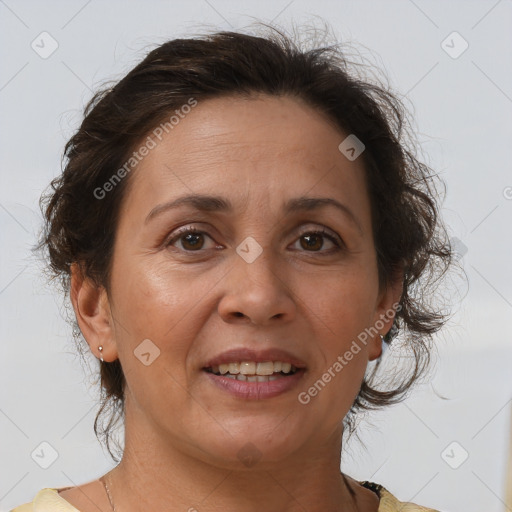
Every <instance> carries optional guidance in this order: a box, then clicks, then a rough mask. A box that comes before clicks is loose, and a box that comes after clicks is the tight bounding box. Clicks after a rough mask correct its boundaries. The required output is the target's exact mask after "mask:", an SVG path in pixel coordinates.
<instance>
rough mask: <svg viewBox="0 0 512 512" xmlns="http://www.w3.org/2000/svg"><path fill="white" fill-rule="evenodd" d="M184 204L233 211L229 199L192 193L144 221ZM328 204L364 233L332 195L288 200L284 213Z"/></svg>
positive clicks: (351, 214) (158, 206)
mask: <svg viewBox="0 0 512 512" xmlns="http://www.w3.org/2000/svg"><path fill="white" fill-rule="evenodd" d="M182 206H189V207H192V208H195V209H196V210H199V211H203V212H226V213H231V212H233V205H232V203H231V202H230V201H229V199H226V198H224V197H221V196H208V195H202V194H191V195H187V196H182V197H178V198H177V199H173V200H172V201H168V202H167V203H163V204H159V205H157V206H155V207H154V208H153V209H152V210H151V211H150V212H149V215H148V216H147V217H146V220H145V221H144V223H145V224H147V223H148V222H149V221H150V220H152V219H153V218H155V217H156V216H158V215H160V214H161V213H163V212H166V211H168V210H173V209H176V208H180V207H182ZM327 206H332V207H334V208H336V209H338V210H339V211H341V212H342V213H343V214H345V216H346V217H348V218H349V219H350V220H351V221H352V223H353V224H355V225H356V227H357V228H358V230H359V232H360V233H361V234H362V233H363V229H362V227H361V224H360V222H359V220H358V219H357V217H356V216H355V215H354V213H353V212H352V210H350V208H348V207H347V206H345V205H344V204H343V203H340V202H339V201H337V200H336V199H333V198H331V197H307V196H301V197H296V198H293V199H290V200H288V201H287V202H286V203H285V204H284V206H283V212H284V214H290V213H295V212H302V211H314V210H319V209H322V208H325V207H327Z"/></svg>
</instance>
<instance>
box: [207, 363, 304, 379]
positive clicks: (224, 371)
mask: <svg viewBox="0 0 512 512" xmlns="http://www.w3.org/2000/svg"><path fill="white" fill-rule="evenodd" d="M203 370H204V371H206V372H208V373H212V374H213V375H216V376H223V377H226V378H228V379H232V380H238V381H241V382H271V381H275V380H278V379H282V378H286V377H290V376H292V375H295V374H296V373H297V372H298V371H299V368H297V367H296V366H294V365H293V364H291V363H289V362H283V361H262V362H256V361H240V362H232V363H223V364H219V365H214V366H208V367H206V368H203Z"/></svg>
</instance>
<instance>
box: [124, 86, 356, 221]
mask: <svg viewBox="0 0 512 512" xmlns="http://www.w3.org/2000/svg"><path fill="white" fill-rule="evenodd" d="M149 135H150V136H152V134H151V133H150V134H149ZM346 136H347V134H345V133H343V132H342V131H341V130H340V129H339V128H338V127H336V126H335V124H334V122H332V120H330V119H328V118H327V117H326V116H325V115H323V114H322V113H320V112H319V111H317V110H316V109H314V108H313V107H311V106H309V105H307V104H305V103H304V102H303V101H301V100H299V99H296V98H291V97H273V96H266V95H259V96H255V97H253V98H250V99H247V98H242V97H229V98H215V99H209V100H205V101H199V102H198V104H197V106H195V107H194V108H193V109H192V110H191V111H190V113H188V114H187V115H183V116H182V118H181V119H180V121H179V122H178V123H177V124H175V125H173V127H172V129H169V130H168V133H165V132H164V134H163V136H161V140H158V139H157V138H155V137H154V136H153V137H152V138H153V139H154V141H155V142H156V146H155V147H154V148H153V149H151V151H149V153H148V154H147V156H145V157H144V159H143V160H142V161H141V162H140V163H139V164H138V165H137V167H136V171H135V173H134V175H133V176H132V177H131V178H132V180H133V183H132V184H131V187H130V190H129V192H128V194H129V196H130V201H129V202H128V204H130V205H131V206H130V208H131V209H132V210H133V207H135V208H139V207H140V208H139V209H140V210H141V211H140V212H139V213H140V214H141V215H142V214H144V212H145V213H146V214H147V211H149V210H150V209H151V208H152V207H153V206H154V205H155V204H156V203H158V202H160V201H166V200H169V199H172V198H173V197H177V196H178V195H182V194H183V193H185V192H186V193H216V194H221V195H224V196H230V195H231V197H232V198H233V203H234V204H235V206H237V203H238V205H239V206H243V205H247V204H248V201H251V200H254V201H256V202H257V204H258V205H259V206H260V207H274V205H275V207H278V206H279V205H278V204H277V202H279V203H282V202H283V200H284V199H285V197H283V196H286V197H295V196H303V195H305V194H307V192H308V191H310V192H311V193H312V195H315V194H317V195H318V194H322V195H324V196H325V194H326V193H329V195H331V196H332V197H337V198H339V199H343V200H345V202H347V201H349V202H350V201H356V200H359V202H361V201H362V200H365V198H364V196H366V187H365V178H364V166H363V162H362V159H361V158H359V159H357V160H355V161H349V160H348V159H347V158H345V156H343V155H342V154H341V153H340V151H339V149H338V146H339V144H340V143H341V142H342V141H343V140H344V139H345V138H346ZM363 202H364V201H363ZM134 203H135V204H134ZM138 203H145V204H144V205H142V204H138ZM125 204H126V203H125ZM363 206H364V205H363Z"/></svg>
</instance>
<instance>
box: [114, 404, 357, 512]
mask: <svg viewBox="0 0 512 512" xmlns="http://www.w3.org/2000/svg"><path fill="white" fill-rule="evenodd" d="M126 405H127V404H126ZM125 416H126V420H125V446H126V448H125V451H124V454H123V458H122V460H121V462H120V463H119V465H118V466H117V467H116V468H115V469H113V470H112V471H111V472H110V474H109V475H108V482H109V489H110V492H111V495H112V499H113V502H114V505H115V508H116V512H131V511H133V510H135V509H137V510H141V509H148V510H150V509H153V510H167V511H170V512H174V511H181V512H183V511H184V510H186V511H189V512H196V511H198V510H200V511H201V512H213V511H218V510H243V511H244V512H259V511H261V509H262V508H263V509H265V510H270V511H274V510H279V511H280V512H299V511H300V512H303V511H304V510H308V512H317V511H318V512H320V511H322V512H324V511H325V510H331V511H340V512H341V511H346V512H354V511H357V510H358V508H357V506H356V502H355V498H354V497H353V496H352V493H351V492H350V490H349V488H348V487H347V483H346V480H345V479H344V478H343V475H342V474H341V472H340V453H341V438H342V433H343V432H342V429H341V428H340V429H339V430H338V431H336V432H334V433H333V434H332V436H331V438H330V439H329V440H328V441H327V442H326V443H325V444H323V445H321V446H319V444H318V443H316V444H314V445H313V444H311V445H309V446H304V447H302V448H301V450H300V451H299V452H298V453H295V454H292V455H290V456H289V457H287V458H286V459H284V460H279V461H273V462H271V463H268V462H267V463H263V462H262V461H259V462H257V463H255V464H254V465H253V466H251V467H244V466H243V464H240V462H238V464H236V463H229V462H228V463H225V461H224V463H223V461H221V460H219V461H218V463H215V462H216V461H215V460H214V461H212V460H211V459H208V461H205V460H204V459H201V458H199V457H197V456H196V455H195V454H194V455H192V450H189V449H188V447H187V446H184V445H180V444H179V442H177V441H176V442H173V441H174V440H172V441H169V436H168V435H167V436H164V435H163V434H162V435H161V436H160V437H159V436H158V434H157V433H156V432H157V430H156V429H154V428H150V427H149V425H148V424H147V423H144V422H143V421H142V422H141V421H137V422H136V425H137V429H136V430H135V429H134V428H133V425H134V424H135V423H134V421H133V420H134V418H133V417H132V416H131V415H130V414H129V408H128V407H127V408H126V415H125ZM138 419H139V418H138ZM230 464H231V465H230ZM240 466H242V467H240ZM349 480H350V481H351V482H354V481H353V480H352V479H349Z"/></svg>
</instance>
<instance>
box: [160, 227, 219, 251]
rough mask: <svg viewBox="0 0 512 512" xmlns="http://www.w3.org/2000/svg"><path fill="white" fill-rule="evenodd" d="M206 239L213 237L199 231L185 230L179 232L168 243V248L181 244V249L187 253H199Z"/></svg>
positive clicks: (193, 229)
mask: <svg viewBox="0 0 512 512" xmlns="http://www.w3.org/2000/svg"><path fill="white" fill-rule="evenodd" d="M205 237H208V238H210V239H211V237H210V236H209V235H208V234H207V233H205V232H204V231H199V230H197V229H195V228H190V227H188V228H184V229H181V230H179V231H178V232H177V233H176V234H175V235H174V236H173V237H172V238H171V239H170V240H169V241H168V242H167V246H170V245H174V244H175V243H176V242H178V241H180V242H181V248H180V247H178V249H181V250H183V251H187V252H199V251H200V250H201V249H202V248H203V246H204V243H205Z"/></svg>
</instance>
